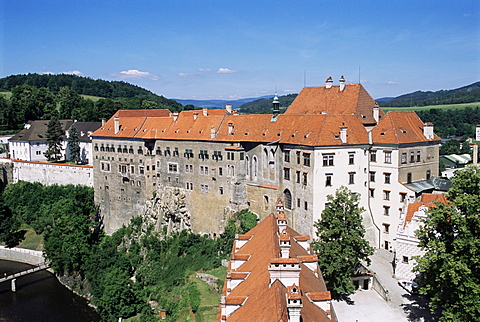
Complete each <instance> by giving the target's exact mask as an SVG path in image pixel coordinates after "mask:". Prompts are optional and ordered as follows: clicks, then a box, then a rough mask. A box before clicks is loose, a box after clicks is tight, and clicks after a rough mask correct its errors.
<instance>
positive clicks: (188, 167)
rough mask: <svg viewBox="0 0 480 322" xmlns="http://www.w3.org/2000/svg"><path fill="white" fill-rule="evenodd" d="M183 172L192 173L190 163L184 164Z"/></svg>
mask: <svg viewBox="0 0 480 322" xmlns="http://www.w3.org/2000/svg"><path fill="white" fill-rule="evenodd" d="M185 172H186V173H193V165H192V164H185Z"/></svg>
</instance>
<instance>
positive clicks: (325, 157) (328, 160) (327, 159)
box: [323, 154, 334, 167]
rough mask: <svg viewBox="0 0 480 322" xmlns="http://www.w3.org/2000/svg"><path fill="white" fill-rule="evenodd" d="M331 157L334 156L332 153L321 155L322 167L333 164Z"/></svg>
mask: <svg viewBox="0 0 480 322" xmlns="http://www.w3.org/2000/svg"><path fill="white" fill-rule="evenodd" d="M333 157H334V154H324V155H323V166H324V167H329V166H333Z"/></svg>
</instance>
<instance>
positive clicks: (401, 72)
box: [0, 0, 480, 99]
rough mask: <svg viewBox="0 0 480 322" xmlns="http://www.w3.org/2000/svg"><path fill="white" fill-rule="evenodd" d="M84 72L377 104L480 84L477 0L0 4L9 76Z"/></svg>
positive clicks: (200, 89) (205, 93)
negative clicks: (356, 92)
mask: <svg viewBox="0 0 480 322" xmlns="http://www.w3.org/2000/svg"><path fill="white" fill-rule="evenodd" d="M24 73H76V74H79V75H82V76H87V77H91V78H94V79H97V78H100V79H106V80H124V81H127V82H129V83H133V84H136V85H139V86H142V87H145V88H147V89H149V90H151V91H153V92H155V93H157V94H160V95H164V96H166V97H168V98H193V99H236V98H246V97H258V96H261V95H270V94H273V93H274V92H275V90H276V91H277V92H278V94H279V95H284V94H288V93H298V92H299V91H300V90H301V89H302V87H303V86H304V84H306V85H307V86H323V85H324V84H325V79H326V78H327V77H328V76H332V77H333V78H334V80H335V81H334V84H338V79H339V77H340V76H341V75H344V76H345V78H346V81H347V83H358V82H359V79H360V80H361V82H362V84H363V85H364V86H365V88H366V89H367V90H368V91H369V92H370V94H371V95H372V96H373V97H374V98H379V97H384V96H397V95H400V94H404V93H407V92H411V91H415V90H439V89H452V88H456V87H460V86H463V85H467V84H470V83H473V82H475V81H479V80H480V1H478V0H472V1H467V0H466V1H438V0H436V1H418V0H417V1H393V0H392V1H385V0H383V1H335V0H329V1H323V0H297V1H292V0H290V1H273V0H271V1H262V0H256V1H249V0H242V1H240V0H223V1H213V0H212V1H209V0H204V1H201V0H190V1H181V0H176V1H175V0H160V1H158V0H157V1H147V0H137V1H130V0H110V1H102V0H89V1H81V0H77V1H71V0H63V1H49V0H42V1H38V0H31V1H24V0H0V77H4V76H8V75H13V74H24Z"/></svg>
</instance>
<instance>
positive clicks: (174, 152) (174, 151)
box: [173, 148, 178, 157]
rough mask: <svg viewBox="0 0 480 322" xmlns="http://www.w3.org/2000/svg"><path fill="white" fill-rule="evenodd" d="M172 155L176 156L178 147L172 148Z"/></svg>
mask: <svg viewBox="0 0 480 322" xmlns="http://www.w3.org/2000/svg"><path fill="white" fill-rule="evenodd" d="M173 156H174V157H178V148H174V150H173Z"/></svg>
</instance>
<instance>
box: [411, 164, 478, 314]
mask: <svg viewBox="0 0 480 322" xmlns="http://www.w3.org/2000/svg"><path fill="white" fill-rule="evenodd" d="M447 200H448V204H446V205H445V204H442V203H438V204H437V207H432V208H430V209H429V211H428V215H427V218H426V219H425V220H424V222H423V226H422V227H421V228H420V229H419V230H418V231H417V236H418V238H419V240H420V247H421V248H422V249H423V250H424V251H426V253H425V255H423V256H421V257H418V258H416V260H417V264H416V266H415V268H414V271H415V272H417V273H420V274H419V278H418V282H419V285H420V290H419V292H420V294H423V295H427V296H428V297H429V298H430V307H431V309H432V310H434V309H436V308H441V309H442V317H441V319H440V320H441V321H465V322H466V321H479V320H480V170H479V169H478V168H475V167H468V168H465V169H463V170H459V171H457V172H456V176H455V177H454V178H453V179H452V188H451V189H450V190H449V191H448V193H447Z"/></svg>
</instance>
